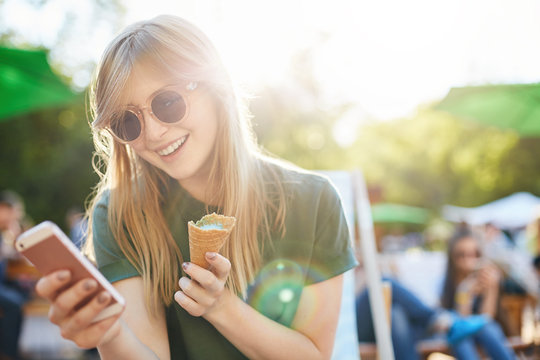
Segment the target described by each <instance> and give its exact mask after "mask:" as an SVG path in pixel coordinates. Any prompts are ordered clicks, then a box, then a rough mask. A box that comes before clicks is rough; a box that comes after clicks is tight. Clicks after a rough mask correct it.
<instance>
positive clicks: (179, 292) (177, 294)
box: [174, 291, 184, 301]
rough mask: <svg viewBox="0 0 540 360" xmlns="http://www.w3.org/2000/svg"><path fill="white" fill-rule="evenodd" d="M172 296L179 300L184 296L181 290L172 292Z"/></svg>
mask: <svg viewBox="0 0 540 360" xmlns="http://www.w3.org/2000/svg"><path fill="white" fill-rule="evenodd" d="M174 298H175V299H176V300H177V301H180V300H182V299H183V298H184V293H183V292H181V291H177V292H175V293H174Z"/></svg>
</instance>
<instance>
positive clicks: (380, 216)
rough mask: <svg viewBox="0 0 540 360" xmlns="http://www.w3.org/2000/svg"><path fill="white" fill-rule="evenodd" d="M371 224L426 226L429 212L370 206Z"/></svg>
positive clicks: (407, 207)
mask: <svg viewBox="0 0 540 360" xmlns="http://www.w3.org/2000/svg"><path fill="white" fill-rule="evenodd" d="M371 213H372V216H373V222H375V223H403V224H418V225H423V224H426V223H427V222H428V220H429V211H428V210H427V209H424V208H420V207H416V206H409V205H401V204H392V203H377V204H373V205H371Z"/></svg>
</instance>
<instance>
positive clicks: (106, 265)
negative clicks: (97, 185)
mask: <svg viewBox="0 0 540 360" xmlns="http://www.w3.org/2000/svg"><path fill="white" fill-rule="evenodd" d="M108 200H109V196H108V194H105V195H104V196H103V198H102V199H100V201H99V202H98V204H97V205H96V207H95V208H94V213H93V216H94V221H93V225H92V234H93V242H94V251H95V255H96V262H97V266H98V269H99V270H100V271H101V273H103V275H104V276H105V277H106V278H107V280H109V281H110V282H115V281H119V280H123V279H127V278H130V277H134V276H140V274H139V272H138V271H137V270H136V269H135V267H134V266H133V265H132V264H131V263H130V262H129V260H128V259H127V258H126V257H125V255H124V254H123V253H122V251H121V250H120V247H119V246H118V244H117V243H116V241H115V239H114V237H113V234H112V232H111V228H110V226H109V222H108V218H107V211H108Z"/></svg>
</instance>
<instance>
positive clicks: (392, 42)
mask: <svg viewBox="0 0 540 360" xmlns="http://www.w3.org/2000/svg"><path fill="white" fill-rule="evenodd" d="M124 3H125V6H126V9H127V13H126V15H125V18H124V21H123V22H124V24H128V23H131V22H133V21H137V20H142V19H147V18H149V17H152V16H154V15H158V14H161V13H172V14H176V15H179V16H182V17H185V18H187V19H188V20H191V21H192V22H194V23H195V24H196V25H198V26H199V27H201V28H202V29H203V31H205V32H206V33H207V34H208V35H209V36H210V38H211V39H212V40H213V41H214V42H215V44H216V46H217V47H218V49H219V50H220V52H221V54H222V57H223V59H224V61H225V63H226V65H227V66H228V67H229V69H230V71H231V73H232V75H233V77H234V78H235V79H236V80H238V81H239V82H240V83H242V84H246V86H247V87H248V88H252V89H255V91H256V89H257V88H259V87H262V86H264V85H267V84H270V85H279V84H287V82H288V79H289V74H288V73H287V68H288V66H289V64H290V61H291V58H292V57H293V56H294V55H295V54H298V53H299V52H300V51H302V50H306V49H312V50H311V51H312V58H311V65H312V67H313V71H314V74H315V78H316V80H317V83H318V84H319V85H320V87H321V88H322V89H323V90H324V101H325V102H326V103H327V105H328V106H332V105H339V104H342V103H354V104H355V105H356V106H355V108H354V112H355V113H354V116H353V115H349V118H351V119H352V118H355V119H357V118H358V117H366V118H370V119H371V118H375V119H380V120H391V119H395V118H400V117H405V116H409V115H411V114H414V112H415V111H416V109H417V108H418V106H422V105H423V104H427V103H430V102H433V101H437V100H438V99H441V98H442V97H444V95H445V94H446V93H447V92H448V90H449V89H450V88H451V87H454V86H466V85H480V84H493V83H528V82H539V81H540V65H539V64H540V46H539V45H538V44H540V1H537V0H408V1H401V0H377V1H365V0H332V1H327V0H311V1H309V0H273V1H262V0H261V1H259V0H198V1H195V0H182V1H170V0H169V1H166V0H152V1H145V0H132V1H128V0H124ZM24 4H25V2H21V1H17V0H5V1H4V8H6V9H7V10H5V11H4V14H3V17H2V18H1V19H0V22H2V23H4V24H5V26H8V27H13V28H16V29H20V30H21V31H23V32H24V34H25V36H26V37H27V38H29V39H33V41H34V42H41V43H43V44H45V45H47V44H48V42H50V41H52V39H53V38H54V36H53V34H58V33H59V32H60V33H61V31H62V29H60V28H59V25H58V24H60V23H61V18H60V17H61V16H62V13H63V12H62V9H65V8H71V9H72V10H71V11H74V12H76V13H77V14H79V16H78V17H77V21H78V22H79V23H80V26H81V27H83V25H85V22H86V26H87V27H86V28H88V23H89V22H90V24H91V28H92V31H91V32H90V33H89V34H83V35H81V36H82V38H78V39H76V40H75V41H73V40H72V43H71V44H68V45H70V46H71V49H72V51H69V52H66V51H64V52H63V53H61V54H60V55H58V53H55V52H54V51H53V52H52V53H51V55H52V56H53V57H54V56H56V61H61V62H63V63H66V64H68V65H67V66H68V68H69V67H71V68H73V69H77V66H78V64H79V63H83V62H85V61H86V62H88V61H89V59H91V60H92V61H97V60H98V59H99V56H100V54H101V52H102V51H103V49H104V47H105V46H106V44H107V42H108V41H109V40H110V39H111V38H112V33H113V32H114V29H112V28H111V26H110V25H109V23H108V20H110V19H107V18H106V17H105V18H101V19H95V18H93V17H92V16H91V15H92V14H91V11H92V10H91V7H90V6H89V5H88V1H86V0H80V1H71V0H49V1H48V2H47V3H46V6H44V7H43V8H42V12H41V13H36V11H34V12H32V7H31V6H28V5H24ZM6 14H9V16H7V15H6ZM53 60H54V59H53ZM74 77H75V78H74V81H75V82H76V83H77V84H79V85H80V86H84V85H85V84H86V83H87V82H88V78H89V74H88V72H84V71H80V72H77V71H74Z"/></svg>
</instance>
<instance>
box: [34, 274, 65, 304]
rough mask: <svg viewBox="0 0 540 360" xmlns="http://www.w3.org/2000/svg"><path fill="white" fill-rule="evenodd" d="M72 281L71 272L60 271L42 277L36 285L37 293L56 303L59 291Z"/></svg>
mask: <svg viewBox="0 0 540 360" xmlns="http://www.w3.org/2000/svg"><path fill="white" fill-rule="evenodd" d="M70 280H71V273H70V272H69V270H59V271H55V272H52V273H50V274H49V275H47V276H44V277H42V278H41V279H39V281H38V282H37V284H36V292H37V294H38V295H39V296H41V297H42V298H45V299H47V300H49V301H51V302H52V301H54V299H55V298H56V296H57V294H58V291H59V290H60V289H61V288H62V287H64V286H66V285H67V284H68V283H69V281H70Z"/></svg>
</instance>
